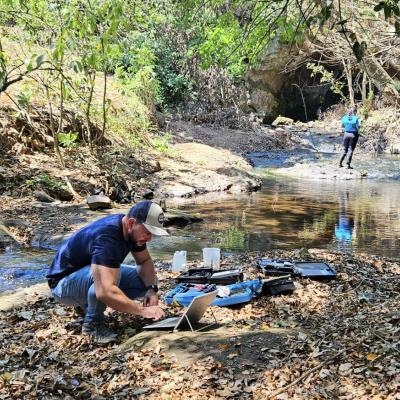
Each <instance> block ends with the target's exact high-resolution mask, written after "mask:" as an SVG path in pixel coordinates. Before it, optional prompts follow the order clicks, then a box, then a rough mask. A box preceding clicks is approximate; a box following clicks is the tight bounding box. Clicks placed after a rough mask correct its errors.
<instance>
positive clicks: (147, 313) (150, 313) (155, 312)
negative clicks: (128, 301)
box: [139, 306, 164, 321]
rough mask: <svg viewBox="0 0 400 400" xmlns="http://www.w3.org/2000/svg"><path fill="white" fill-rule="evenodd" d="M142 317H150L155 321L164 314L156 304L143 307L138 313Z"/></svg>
mask: <svg viewBox="0 0 400 400" xmlns="http://www.w3.org/2000/svg"><path fill="white" fill-rule="evenodd" d="M139 315H140V316H141V317H143V318H151V319H152V320H153V321H157V320H159V319H160V318H162V317H163V316H164V311H163V310H161V308H160V307H158V306H149V307H143V309H142V311H141V313H140V314H139Z"/></svg>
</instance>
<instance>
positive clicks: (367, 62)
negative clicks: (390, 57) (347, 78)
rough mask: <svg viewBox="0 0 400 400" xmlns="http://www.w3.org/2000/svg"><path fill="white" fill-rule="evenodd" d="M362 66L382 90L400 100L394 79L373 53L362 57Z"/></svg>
mask: <svg viewBox="0 0 400 400" xmlns="http://www.w3.org/2000/svg"><path fill="white" fill-rule="evenodd" d="M361 68H362V69H363V70H364V72H365V73H367V75H368V77H369V78H370V79H371V81H372V83H373V84H374V85H375V86H376V87H377V88H378V90H379V91H380V92H382V93H383V94H385V95H388V96H389V97H394V98H395V99H396V100H400V94H399V92H398V91H397V89H396V87H395V85H394V81H393V79H392V78H391V77H390V75H389V74H388V73H387V72H386V71H385V70H384V68H383V67H382V65H380V64H379V62H378V61H377V60H376V58H375V57H374V56H373V55H370V54H369V55H368V56H365V57H364V58H363V59H362V61H361Z"/></svg>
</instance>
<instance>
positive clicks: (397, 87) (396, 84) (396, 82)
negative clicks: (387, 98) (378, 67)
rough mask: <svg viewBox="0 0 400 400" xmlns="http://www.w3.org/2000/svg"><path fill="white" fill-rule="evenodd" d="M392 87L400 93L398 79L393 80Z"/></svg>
mask: <svg viewBox="0 0 400 400" xmlns="http://www.w3.org/2000/svg"><path fill="white" fill-rule="evenodd" d="M394 87H395V88H396V90H397V91H398V92H399V93H400V79H395V80H394Z"/></svg>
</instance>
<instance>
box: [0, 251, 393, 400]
mask: <svg viewBox="0 0 400 400" xmlns="http://www.w3.org/2000/svg"><path fill="white" fill-rule="evenodd" d="M265 255H268V256H271V255H274V256H281V257H282V256H283V257H291V258H303V259H304V258H305V257H306V258H313V259H318V260H325V261H328V262H329V263H331V265H333V266H334V267H335V268H336V269H337V271H338V278H337V279H336V280H335V281H332V282H328V283H321V282H315V281H310V280H302V281H299V280H298V281H297V283H296V285H297V290H296V291H295V292H294V293H293V294H292V295H288V296H281V297H262V298H258V299H255V300H254V301H253V302H252V303H250V304H247V305H245V306H243V307H241V308H229V309H228V308H215V309H214V312H215V314H216V317H217V319H218V321H219V326H218V327H216V328H215V330H209V331H208V332H204V333H195V334H192V333H187V332H184V333H181V334H180V333H173V334H168V333H149V334H147V333H144V332H142V333H141V332H140V327H141V326H142V325H143V324H144V323H145V322H144V321H143V320H140V319H138V318H134V317H130V316H126V315H122V314H117V313H110V315H109V323H110V325H111V326H112V328H113V329H115V330H117V331H118V332H120V334H121V335H120V342H119V343H117V344H114V345H108V346H99V345H96V344H94V343H92V342H91V341H90V340H88V339H87V338H86V337H83V336H81V335H80V334H79V327H80V323H79V321H78V320H77V317H76V316H75V315H74V313H73V311H72V310H71V309H69V308H64V307H62V306H59V305H56V304H55V303H54V302H53V301H51V300H50V299H49V298H37V299H32V302H31V303H30V304H27V305H21V306H17V307H16V308H15V309H14V310H13V311H9V312H3V313H2V314H0V328H1V330H0V332H1V333H0V340H1V356H0V398H2V399H3V398H4V399H5V398H60V399H72V398H74V399H75V398H94V399H103V398H143V399H144V398H146V399H189V398H192V399H225V398H232V399H234V398H235V399H246V398H248V399H268V398H276V399H305V398H307V399H309V398H312V399H333V398H339V399H399V398H400V363H399V359H400V345H399V332H400V324H399V322H400V312H399V309H398V307H399V304H400V302H399V300H400V290H399V289H400V281H399V277H400V266H399V264H398V263H394V262H389V261H385V260H382V259H375V258H370V257H367V256H362V255H360V256H350V255H343V254H336V253H328V252H325V251H322V250H310V252H309V253H307V252H304V251H302V252H296V251H293V252H275V253H268V254H244V255H241V256H236V257H231V258H227V259H226V260H225V262H224V264H225V265H226V266H228V265H229V266H230V265H232V266H237V265H241V266H242V267H243V268H244V271H245V276H246V278H252V277H254V276H256V274H257V270H256V268H255V262H256V260H257V258H258V257H259V256H265ZM164 267H165V265H161V264H160V265H159V268H160V275H161V285H162V287H163V290H164V291H166V290H168V289H169V288H170V287H172V286H173V284H174V280H173V276H172V275H171V273H170V272H167V271H166V270H165V268H164ZM165 309H166V310H167V313H168V314H171V315H172V314H173V313H174V312H176V311H177V310H173V309H169V308H167V307H165ZM208 317H210V315H208ZM128 338H131V339H130V340H128V341H127V340H126V339H128ZM132 338H133V339H132ZM135 338H138V340H136V341H135ZM132 341H133V342H134V343H133V342H132ZM174 344H176V346H174ZM177 344H179V345H177Z"/></svg>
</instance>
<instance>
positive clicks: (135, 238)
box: [47, 201, 168, 341]
mask: <svg viewBox="0 0 400 400" xmlns="http://www.w3.org/2000/svg"><path fill="white" fill-rule="evenodd" d="M163 221H164V213H163V210H162V208H161V207H160V206H158V205H157V204H155V203H153V202H151V201H142V202H140V203H138V204H136V205H135V206H133V207H132V208H131V209H130V211H129V212H128V214H127V215H123V214H114V215H109V216H107V217H104V218H101V219H99V220H97V221H95V222H92V223H91V224H89V225H87V226H85V227H83V228H82V229H80V230H79V231H77V232H75V233H74V234H73V235H72V236H71V237H70V238H69V239H67V240H66V241H65V242H64V243H63V244H62V245H61V247H60V249H59V250H58V252H57V254H56V256H55V258H54V260H53V263H52V264H51V267H50V269H49V272H48V274H47V279H48V282H49V286H50V289H51V292H52V294H53V296H54V298H55V300H56V301H57V302H59V303H62V304H66V305H69V306H75V307H79V308H80V309H81V310H82V312H83V313H84V315H85V318H84V323H83V326H82V333H84V334H87V335H92V336H94V337H95V338H96V339H97V340H99V341H108V340H113V339H114V338H115V337H116V334H114V333H112V332H110V331H109V330H108V329H107V328H106V327H105V325H104V311H105V309H106V307H107V306H109V307H111V308H113V309H114V310H116V311H121V312H124V313H128V314H134V315H139V316H141V317H144V318H151V319H153V320H158V319H160V318H162V317H163V316H164V312H163V311H162V309H161V308H160V307H159V306H158V295H157V291H158V287H157V276H156V271H155V268H154V263H153V260H152V259H151V256H150V254H149V252H148V250H147V248H146V243H147V242H148V241H150V240H151V239H152V236H153V235H156V236H164V235H168V232H167V231H166V230H164V229H163V225H162V223H163ZM129 252H132V255H133V257H134V259H135V261H136V264H137V266H136V267H133V266H128V265H121V263H122V262H123V261H124V259H125V257H126V256H127V255H128V253H129ZM138 297H143V304H140V303H138V302H136V301H134V299H136V298H138Z"/></svg>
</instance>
